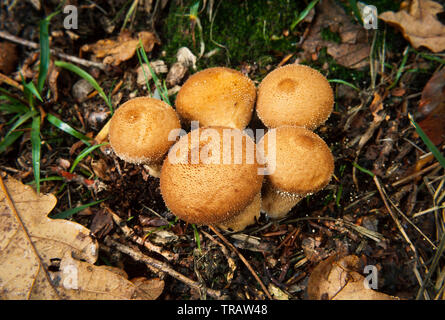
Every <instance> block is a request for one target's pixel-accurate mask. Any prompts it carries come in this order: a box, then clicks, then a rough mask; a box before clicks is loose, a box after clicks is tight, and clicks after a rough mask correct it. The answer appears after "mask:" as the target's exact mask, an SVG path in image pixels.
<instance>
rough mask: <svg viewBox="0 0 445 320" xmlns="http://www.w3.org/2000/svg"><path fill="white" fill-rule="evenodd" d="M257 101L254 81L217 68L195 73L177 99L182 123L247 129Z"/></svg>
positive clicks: (240, 74) (227, 69)
mask: <svg viewBox="0 0 445 320" xmlns="http://www.w3.org/2000/svg"><path fill="white" fill-rule="evenodd" d="M255 99H256V88H255V85H254V83H253V82H252V80H250V79H249V78H248V77H246V76H244V75H243V74H242V73H241V72H238V71H236V70H233V69H229V68H224V67H216V68H209V69H204V70H202V71H200V72H197V73H195V74H193V75H192V76H191V77H190V78H188V79H187V81H186V82H185V83H184V85H183V86H182V88H181V90H180V91H179V93H178V95H177V97H176V111H177V112H178V114H179V116H180V117H181V119H182V120H185V121H188V122H189V121H199V123H200V126H203V127H205V126H226V127H231V128H238V129H244V128H245V127H246V126H247V124H248V123H249V122H250V119H251V117H252V112H253V108H254V104H255Z"/></svg>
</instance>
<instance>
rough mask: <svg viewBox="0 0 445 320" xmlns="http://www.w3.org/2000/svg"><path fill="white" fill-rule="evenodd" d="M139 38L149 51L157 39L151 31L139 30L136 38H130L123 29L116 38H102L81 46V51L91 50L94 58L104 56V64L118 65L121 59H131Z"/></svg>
mask: <svg viewBox="0 0 445 320" xmlns="http://www.w3.org/2000/svg"><path fill="white" fill-rule="evenodd" d="M139 39H140V40H141V42H142V45H143V47H144V50H145V51H146V52H150V51H151V50H153V47H154V45H155V44H160V41H159V39H158V38H157V37H156V35H155V34H154V33H152V32H148V31H141V32H139V33H138V36H137V37H136V38H132V37H131V35H130V33H129V32H128V31H123V32H122V33H121V34H119V36H118V37H117V39H116V40H113V39H103V40H99V41H97V42H96V43H94V44H86V45H84V46H82V48H81V51H84V52H93V53H94V55H95V56H96V58H104V59H103V63H104V64H110V65H113V66H118V65H119V64H120V63H121V62H122V61H126V60H129V59H131V58H132V57H133V56H134V54H135V53H136V49H137V48H138V46H139Z"/></svg>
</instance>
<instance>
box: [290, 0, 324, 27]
mask: <svg viewBox="0 0 445 320" xmlns="http://www.w3.org/2000/svg"><path fill="white" fill-rule="evenodd" d="M318 1H319V0H312V1H311V2H310V3H309V4H308V5H307V7H306V8H305V9H304V10H303V11H301V13H300V14H299V15H298V18H297V20H295V21H294V22H292V24H291V26H290V30H291V31H292V30H294V28H295V27H296V26H297V25H298V24H299V23H300V22H301V21H303V20H304V18H306V16H307V15H308V14H309V12H310V11H311V10H312V9H313V8H314V7H315V5H316V4H317V3H318Z"/></svg>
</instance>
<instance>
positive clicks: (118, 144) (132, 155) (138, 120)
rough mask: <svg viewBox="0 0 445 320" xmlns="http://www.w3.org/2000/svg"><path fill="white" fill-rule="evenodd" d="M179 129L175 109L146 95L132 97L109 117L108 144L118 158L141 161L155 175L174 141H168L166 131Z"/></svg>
mask: <svg viewBox="0 0 445 320" xmlns="http://www.w3.org/2000/svg"><path fill="white" fill-rule="evenodd" d="M180 128H181V125H180V122H179V118H178V116H177V114H176V112H175V111H174V110H173V108H172V107H171V106H169V105H168V104H167V103H165V102H163V101H161V100H158V99H154V98H149V97H138V98H133V99H131V100H128V101H127V102H125V103H124V104H122V105H121V106H120V107H119V108H118V109H117V110H116V112H115V113H114V114H113V116H112V118H111V121H110V131H109V140H110V145H111V147H112V148H113V150H114V152H115V154H116V155H117V156H118V157H119V158H121V159H122V160H124V161H126V162H130V163H135V164H144V165H146V166H145V167H147V169H148V171H149V173H150V174H151V175H152V176H154V177H159V175H160V171H159V170H160V167H161V164H162V160H163V158H164V156H165V154H166V153H167V151H168V149H169V148H170V147H171V145H172V144H173V143H174V142H175V141H174V140H172V141H169V134H170V132H171V131H172V130H179V129H180Z"/></svg>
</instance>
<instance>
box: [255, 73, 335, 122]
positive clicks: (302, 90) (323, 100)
mask: <svg viewBox="0 0 445 320" xmlns="http://www.w3.org/2000/svg"><path fill="white" fill-rule="evenodd" d="M333 106H334V94H333V91H332V88H331V86H330V85H329V82H328V81H327V79H326V78H325V77H324V76H323V75H322V74H321V73H320V72H318V71H317V70H315V69H313V68H311V67H308V66H305V65H299V64H289V65H286V66H283V67H280V68H277V69H275V70H274V71H272V72H270V73H269V74H268V75H267V76H266V77H265V78H264V79H263V81H261V83H260V86H259V87H258V99H257V104H256V111H257V114H258V118H260V119H261V121H262V122H263V123H264V124H265V125H266V126H267V127H268V128H276V127H279V126H284V125H290V126H300V127H305V128H307V129H309V130H314V129H315V128H317V127H318V126H320V125H321V124H323V123H324V122H325V121H326V120H327V119H328V118H329V115H330V114H331V113H332V109H333Z"/></svg>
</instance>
